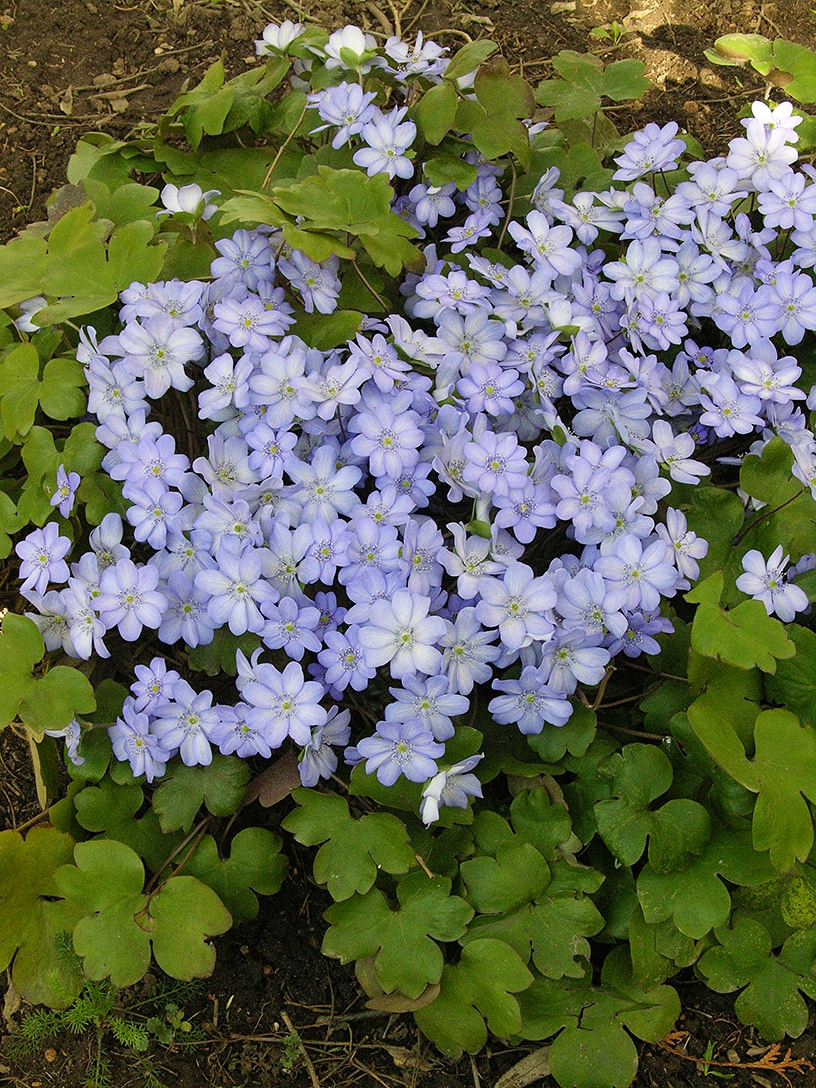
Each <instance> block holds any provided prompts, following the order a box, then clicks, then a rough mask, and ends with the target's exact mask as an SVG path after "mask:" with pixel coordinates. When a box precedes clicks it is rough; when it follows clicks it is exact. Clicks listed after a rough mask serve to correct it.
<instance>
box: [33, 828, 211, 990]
mask: <svg viewBox="0 0 816 1088" xmlns="http://www.w3.org/2000/svg"><path fill="white" fill-rule="evenodd" d="M74 862H75V864H73V865H63V866H62V867H61V868H60V869H59V870H58V871H57V873H56V874H55V880H56V883H57V887H58V888H59V891H60V893H61V894H62V896H63V900H62V901H61V902H60V903H58V904H55V905H54V914H55V915H56V916H57V917H58V918H61V919H63V920H64V921H66V922H69V921H71V920H73V925H72V929H73V942H74V949H75V951H76V953H77V955H78V956H81V957H82V959H83V961H84V964H83V966H84V970H85V974H86V975H87V977H88V978H90V979H94V980H100V979H105V978H110V980H111V982H112V983H113V985H114V986H131V985H133V983H135V982H138V981H139V979H141V978H143V977H144V975H145V974H146V972H147V970H148V968H149V967H150V958H151V955H150V954H151V946H152V951H153V955H154V956H155V957H156V962H157V963H158V965H159V966H160V967H161V969H162V970H163V971H165V972H166V973H167V974H168V975H170V976H171V977H172V978H180V979H191V978H195V977H205V976H207V975H209V974H211V973H212V969H213V966H214V965H215V950H214V949H213V947H212V945H211V944H209V943H208V941H207V938H208V937H211V936H215V935H216V934H218V933H223V932H224V931H225V930H226V929H228V928H229V926H230V925H231V922H232V919H231V918H230V915H229V913H228V911H227V910H226V908H225V907H224V905H223V904H222V903H221V901H220V899H218V897H217V896H216V895H215V893H214V892H213V891H211V889H210V888H208V887H207V886H206V885H205V884H202V883H201V881H199V880H196V879H195V877H191V876H174V877H170V878H169V879H168V880H166V881H165V882H164V883H163V884H161V885H160V886H159V887H158V888H157V889H156V890H155V891H153V892H149V893H145V892H144V890H143V889H144V883H145V874H144V867H143V866H142V863H141V861H140V860H139V857H138V855H137V854H136V853H134V851H133V850H131V849H130V847H128V846H125V845H124V844H123V843H119V842H116V841H114V840H112V839H107V840H106V839H96V840H93V841H90V842H82V843H77V845H76V847H75V850H74Z"/></svg>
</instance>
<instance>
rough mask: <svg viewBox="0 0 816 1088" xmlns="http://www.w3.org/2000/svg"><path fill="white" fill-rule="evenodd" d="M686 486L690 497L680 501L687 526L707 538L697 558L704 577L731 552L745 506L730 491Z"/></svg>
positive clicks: (720, 566) (703, 485)
mask: <svg viewBox="0 0 816 1088" xmlns="http://www.w3.org/2000/svg"><path fill="white" fill-rule="evenodd" d="M689 490H690V492H691V495H690V501H689V502H688V503H683V504H682V509H683V512H684V513H685V515H686V521H687V523H688V527H689V529H690V530H691V531H692V532H695V533H696V534H697V536H699V537H701V538H702V539H703V540H707V541H708V554H707V555H706V556H704V557H703V558H702V559H701V560H700V580H701V581H704V580H705V579H706V578H708V576H709V575H710V574H713V573H714V572H715V571H721V570H722V569H723V567H724V566H725V564H726V561H727V560H728V559H729V557H730V556H731V555H732V553H733V551H734V545H733V542H734V537H735V536H736V535H737V533H738V532H739V531H740V530H741V529H742V524H743V521H744V520H745V510H744V508H743V505H742V503H741V502H740V500H739V499H738V498H737V496H736V495H735V494H734V492H733V491H726V490H725V489H724V488H721V487H709V486H708V485H707V484H698V485H696V486H695V487H691V488H690V489H689ZM717 599H718V600H719V598H717Z"/></svg>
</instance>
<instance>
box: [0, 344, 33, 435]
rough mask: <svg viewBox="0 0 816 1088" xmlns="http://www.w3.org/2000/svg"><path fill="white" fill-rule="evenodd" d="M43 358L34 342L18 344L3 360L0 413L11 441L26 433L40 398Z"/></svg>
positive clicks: (0, 377)
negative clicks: (40, 375) (41, 362)
mask: <svg viewBox="0 0 816 1088" xmlns="http://www.w3.org/2000/svg"><path fill="white" fill-rule="evenodd" d="M39 374H40V357H39V355H38V353H37V349H36V347H35V346H34V345H33V344H30V343H29V344H18V345H17V347H16V348H14V349H13V350H12V351H10V352H9V354H8V355H7V356H6V357H5V359H3V361H2V363H0V414H2V418H3V434H4V435H5V437H6V438H7V439H8V440H9V441H11V440H13V439H14V438H16V437H17V435H27V434H28V432H29V431H30V430H31V428H32V426H33V424H34V417H35V415H36V413H37V405H38V404H39V398H40V378H39Z"/></svg>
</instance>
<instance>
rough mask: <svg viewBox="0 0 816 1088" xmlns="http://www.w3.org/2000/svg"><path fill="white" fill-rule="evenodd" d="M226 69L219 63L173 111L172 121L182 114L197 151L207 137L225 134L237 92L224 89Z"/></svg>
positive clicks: (216, 63) (178, 99)
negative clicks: (205, 136) (224, 126)
mask: <svg viewBox="0 0 816 1088" xmlns="http://www.w3.org/2000/svg"><path fill="white" fill-rule="evenodd" d="M224 79H225V73H224V65H223V63H222V62H221V61H220V60H218V61H216V62H215V64H211V65H210V67H209V68H208V69H207V71H206V72H205V73H204V78H203V79H202V80H201V82H200V83H199V84H198V86H197V87H194V88H193V89H192V90H191V91H187V92H186V93H185V94H181V95H179V96H178V98H177V99H176V101H175V102H174V103H173V105H172V106H171V107H170V110H169V112H168V116H169V117H175V116H176V115H178V114H181V122H182V124H183V125H184V131H185V133H186V135H187V139H188V140H189V141H190V144H191V146H192V147H193V148H197V147H198V146H199V144H200V143H201V140H202V138H203V136H204V134H205V133H206V134H207V135H208V136H217V135H218V134H219V133H220V132H223V125H224V120H225V119H226V116H227V114H228V113H229V111H230V109H231V108H232V103H233V100H234V98H235V88H234V87H232V86H230V85H229V84H227V86H224Z"/></svg>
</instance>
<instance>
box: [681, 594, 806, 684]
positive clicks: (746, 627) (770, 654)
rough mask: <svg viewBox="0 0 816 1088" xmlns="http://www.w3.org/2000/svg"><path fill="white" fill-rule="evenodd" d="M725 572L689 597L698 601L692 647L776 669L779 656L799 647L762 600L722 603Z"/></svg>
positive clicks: (743, 664) (729, 661) (722, 658)
mask: <svg viewBox="0 0 816 1088" xmlns="http://www.w3.org/2000/svg"><path fill="white" fill-rule="evenodd" d="M722 586H723V576H722V572H719V573H717V574H712V575H710V577H708V578H707V579H706V580H705V581H704V582H701V583H700V584H699V585H698V586H696V587H695V589H693V590H692V592H691V593H687V594H686V600H688V601H691V602H692V603H695V602H699V606H698V608H697V611H696V613H695V615H694V623H693V624H692V628H691V645H692V647H693V648H694V649H695V650H696V651H697V652H698V653H701V654H704V655H705V656H706V657H713V658H716V659H717V660H719V661H724V662H725V663H726V664H729V665H736V666H737V668H740V669H750V668H753V667H754V666H755V665H756V666H758V667H759V668H760V669H762V671H763V672H769V673H773V672H775V671H776V661H777V658H788V657H793V655H794V654H795V653H796V647H795V646H794V644H793V643H792V642H791V641H790V639H789V638H788V636H787V635H786V633H785V625H784V624H783V623H780V621H779V620H777V619H775V618H774V617H773V616H769V615H768V613H767V612H766V610H765V605H764V604H762V602H761V601H743V602H742V604H738V605H737V607H736V608H731V609H724V608H721V607H720V605H719V603H718V602H719V600H720V597H721V595H722Z"/></svg>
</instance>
